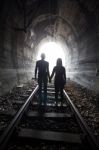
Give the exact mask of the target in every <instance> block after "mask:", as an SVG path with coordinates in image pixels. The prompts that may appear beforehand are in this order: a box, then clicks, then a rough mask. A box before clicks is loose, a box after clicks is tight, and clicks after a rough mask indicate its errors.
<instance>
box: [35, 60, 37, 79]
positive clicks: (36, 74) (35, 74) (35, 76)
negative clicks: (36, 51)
mask: <svg viewBox="0 0 99 150" xmlns="http://www.w3.org/2000/svg"><path fill="white" fill-rule="evenodd" d="M36 76H37V62H36V66H35V80H36V78H37V77H36Z"/></svg>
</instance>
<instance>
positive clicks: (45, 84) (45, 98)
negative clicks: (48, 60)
mask: <svg viewBox="0 0 99 150" xmlns="http://www.w3.org/2000/svg"><path fill="white" fill-rule="evenodd" d="M46 103H47V79H44V105H46Z"/></svg>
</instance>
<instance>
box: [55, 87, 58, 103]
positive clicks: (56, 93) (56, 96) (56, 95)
mask: <svg viewBox="0 0 99 150" xmlns="http://www.w3.org/2000/svg"><path fill="white" fill-rule="evenodd" d="M58 92H59V89H58V86H57V85H56V84H55V101H56V106H58Z"/></svg>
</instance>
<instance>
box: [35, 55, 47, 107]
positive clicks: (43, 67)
mask: <svg viewBox="0 0 99 150" xmlns="http://www.w3.org/2000/svg"><path fill="white" fill-rule="evenodd" d="M44 59H45V54H41V60H39V61H37V62H36V67H35V79H36V76H37V72H38V84H39V99H40V104H41V103H42V87H43V86H44V104H45V105H46V100H47V82H48V77H49V63H48V62H47V61H45V60H44Z"/></svg>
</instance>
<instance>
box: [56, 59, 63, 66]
mask: <svg viewBox="0 0 99 150" xmlns="http://www.w3.org/2000/svg"><path fill="white" fill-rule="evenodd" d="M56 65H57V66H62V59H61V58H58V59H57V62H56Z"/></svg>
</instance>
